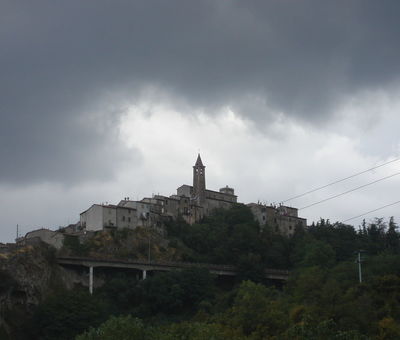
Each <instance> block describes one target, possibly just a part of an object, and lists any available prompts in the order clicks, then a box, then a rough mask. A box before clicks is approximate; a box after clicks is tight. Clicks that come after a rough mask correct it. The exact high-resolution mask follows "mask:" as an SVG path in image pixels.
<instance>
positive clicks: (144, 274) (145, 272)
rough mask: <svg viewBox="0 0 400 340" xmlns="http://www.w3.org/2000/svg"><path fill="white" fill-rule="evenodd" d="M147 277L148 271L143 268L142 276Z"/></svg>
mask: <svg viewBox="0 0 400 340" xmlns="http://www.w3.org/2000/svg"><path fill="white" fill-rule="evenodd" d="M146 277H147V271H146V270H145V269H143V276H142V278H143V280H146Z"/></svg>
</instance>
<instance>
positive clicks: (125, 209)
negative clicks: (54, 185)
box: [3, 154, 307, 249]
mask: <svg viewBox="0 0 400 340" xmlns="http://www.w3.org/2000/svg"><path fill="white" fill-rule="evenodd" d="M235 204H238V196H237V195H235V191H234V189H233V188H231V187H229V186H227V185H226V186H225V187H222V188H220V189H219V191H215V190H210V189H207V187H206V167H205V166H204V164H203V161H202V159H201V156H200V154H198V156H197V160H196V162H195V164H194V165H193V183H192V185H187V184H183V185H181V186H180V187H178V189H177V192H176V194H173V195H170V196H163V195H153V196H152V197H145V198H143V199H141V200H139V201H134V200H130V199H129V197H125V198H124V199H122V200H121V201H120V202H119V203H118V204H104V203H102V204H92V205H91V206H90V207H89V208H88V209H86V210H85V211H83V212H82V213H81V214H80V218H79V221H78V222H77V223H76V224H71V225H69V226H67V227H64V228H60V230H57V231H52V230H49V229H45V228H41V229H37V230H34V231H31V232H28V233H27V234H26V235H25V236H24V237H19V238H18V239H17V244H35V243H38V242H40V241H42V242H45V243H48V244H50V245H52V246H54V247H55V248H57V249H60V248H61V247H62V245H63V239H64V235H65V234H68V235H74V236H80V238H81V239H82V237H84V236H85V235H87V234H91V233H95V232H98V231H107V230H108V231H110V230H116V229H117V230H118V229H124V228H127V229H135V228H137V227H153V228H159V229H162V228H163V226H164V224H165V223H166V222H168V221H176V220H177V219H179V218H181V219H183V220H184V221H185V222H186V223H188V224H194V223H196V222H199V221H201V220H202V219H203V218H204V217H207V216H210V214H212V212H213V211H215V210H216V209H229V208H230V207H232V206H233V205H235ZM246 205H247V206H248V207H249V208H250V209H251V211H252V213H253V215H254V219H255V220H256V221H257V222H258V223H259V225H260V228H264V227H265V226H267V225H268V226H269V227H270V228H271V229H272V230H273V231H274V232H275V233H278V234H282V235H286V236H291V235H293V233H294V231H295V228H296V226H302V227H306V225H307V221H306V219H304V218H301V217H299V216H298V210H297V209H296V208H293V207H288V206H284V205H279V206H275V205H267V204H262V203H260V202H258V203H247V204H246ZM10 246H11V245H8V247H10ZM3 248H6V246H5V245H3Z"/></svg>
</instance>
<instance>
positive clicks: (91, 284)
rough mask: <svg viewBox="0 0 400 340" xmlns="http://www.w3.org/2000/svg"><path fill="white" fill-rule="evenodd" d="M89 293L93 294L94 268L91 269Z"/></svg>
mask: <svg viewBox="0 0 400 340" xmlns="http://www.w3.org/2000/svg"><path fill="white" fill-rule="evenodd" d="M89 293H90V295H92V294H93V266H90V267H89Z"/></svg>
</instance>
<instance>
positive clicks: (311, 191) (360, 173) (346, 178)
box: [281, 157, 400, 203]
mask: <svg viewBox="0 0 400 340" xmlns="http://www.w3.org/2000/svg"><path fill="white" fill-rule="evenodd" d="M399 160H400V157H399V158H395V159H392V160H391V161H388V162H386V163H383V164H380V165H377V166H374V167H372V168H370V169H367V170H364V171H361V172H357V173H355V174H353V175H351V176H348V177H345V178H342V179H338V180H336V181H334V182H331V183H328V184H325V185H323V186H321V187H317V188H314V189H312V190H309V191H307V192H305V193H303V194H300V195H296V196H293V197H290V198H288V199H286V200H284V201H281V202H282V203H286V202H289V201H292V200H294V199H297V198H300V197H303V196H306V195H308V194H311V193H313V192H316V191H318V190H321V189H325V188H327V187H329V186H331V185H334V184H337V183H340V182H343V181H346V180H348V179H350V178H354V177H356V176H359V175H362V174H365V173H367V172H369V171H372V170H375V169H378V168H380V167H382V166H385V165H387V164H390V163H394V162H397V161H399Z"/></svg>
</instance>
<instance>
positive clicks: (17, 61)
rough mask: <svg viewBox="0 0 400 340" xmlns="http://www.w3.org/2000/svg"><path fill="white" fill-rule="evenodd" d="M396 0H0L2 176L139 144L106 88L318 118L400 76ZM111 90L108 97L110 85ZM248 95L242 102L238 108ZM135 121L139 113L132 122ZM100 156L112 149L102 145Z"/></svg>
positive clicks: (104, 167)
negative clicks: (154, 90) (127, 136)
mask: <svg viewBox="0 0 400 340" xmlns="http://www.w3.org/2000/svg"><path fill="white" fill-rule="evenodd" d="M399 9H400V3H398V2H397V1H381V2H379V3H377V2H375V1H361V0H358V1H343V2H334V3H333V2H331V3H328V2H321V1H294V0H293V1H292V0H287V1H282V0H275V1H268V2H265V1H252V2H248V1H246V2H243V1H224V2H220V1H183V0H182V1H168V2H166V1H148V0H147V1H137V2H131V1H119V2H115V1H101V0H100V1H96V3H95V4H94V3H92V2H82V1H68V2H54V1H35V2H26V3H25V4H21V3H19V2H15V1H8V2H7V1H6V2H3V3H2V4H1V5H0V13H1V14H0V32H1V33H0V43H1V54H0V65H1V66H0V71H1V81H0V114H1V126H0V159H2V166H1V170H0V181H2V182H4V181H13V182H24V181H40V180H53V181H60V182H71V181H72V182H73V181H77V180H85V179H88V178H95V179H107V178H110V177H112V176H113V175H114V172H115V169H116V168H117V166H118V164H120V162H123V160H124V159H126V158H127V157H138V159H140V155H138V154H137V152H134V151H131V152H130V153H129V152H128V150H125V149H124V148H123V147H122V145H121V144H120V143H119V142H118V139H117V137H118V135H117V131H116V126H117V124H116V123H115V122H116V121H118V119H119V117H120V115H121V112H123V110H122V109H123V108H122V109H121V108H120V107H119V104H118V100H117V99H121V102H124V100H134V99H135V98H137V97H138V96H139V95H140V91H141V90H142V89H143V87H145V86H147V85H153V86H157V87H159V88H161V89H163V90H164V91H165V92H167V93H169V94H170V95H171V96H173V97H174V96H175V97H179V98H180V99H182V100H185V101H186V102H187V103H189V104H190V105H194V106H200V107H204V108H206V109H207V108H210V106H219V105H227V104H228V105H232V106H235V105H236V107H237V108H238V110H240V111H241V112H242V114H244V115H247V116H248V117H250V118H252V119H260V118H262V117H263V116H264V115H266V114H267V113H266V109H265V110H262V109H260V110H251V105H250V106H249V105H247V104H243V103H244V102H245V100H246V99H243V98H252V96H255V97H257V98H261V102H265V103H266V104H265V105H266V107H272V108H275V109H277V110H282V111H284V112H285V113H286V114H290V115H292V116H293V117H296V118H298V119H306V120H309V121H318V120H321V119H327V118H328V117H329V115H330V114H331V112H332V111H333V109H334V108H335V107H336V106H337V105H339V104H340V103H341V101H342V99H343V98H345V97H346V96H348V95H351V94H354V93H358V92H359V91H363V90H366V89H367V90H374V89H378V88H386V87H390V86H391V85H392V84H394V83H397V82H398V80H399V74H400V73H399V71H400V70H399V68H400V64H399V63H398V60H399V58H400V45H399V44H398V43H397V40H398V36H399V33H400V32H399V31H400V24H399V23H398V18H397V14H398V13H399ZM115 96H116V98H117V99H116V98H115ZM248 108H250V110H247V109H248ZM138 128H139V127H138ZM109 157H110V158H109Z"/></svg>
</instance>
